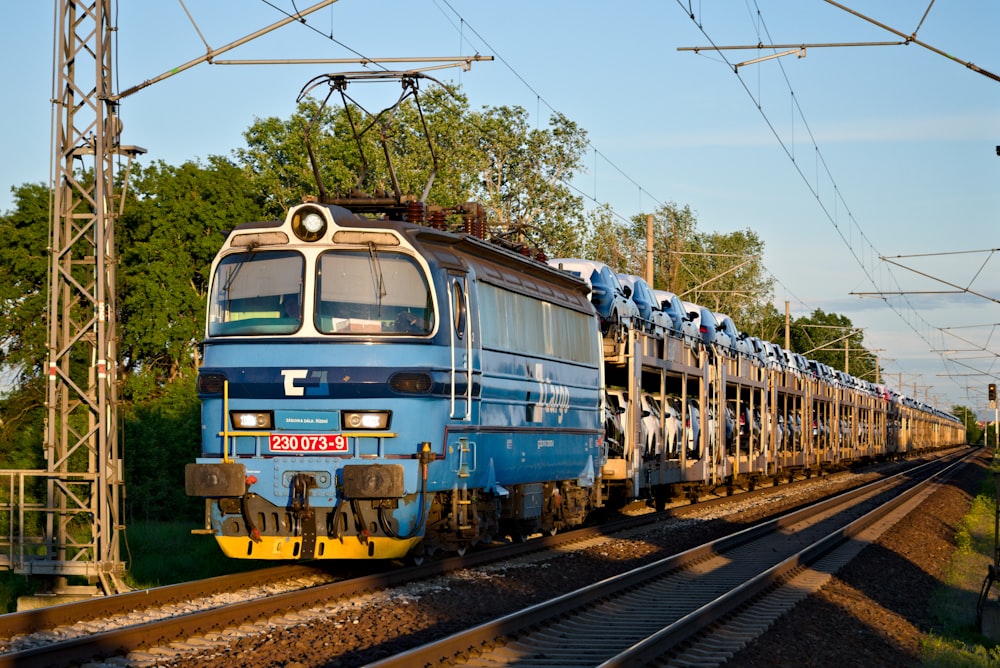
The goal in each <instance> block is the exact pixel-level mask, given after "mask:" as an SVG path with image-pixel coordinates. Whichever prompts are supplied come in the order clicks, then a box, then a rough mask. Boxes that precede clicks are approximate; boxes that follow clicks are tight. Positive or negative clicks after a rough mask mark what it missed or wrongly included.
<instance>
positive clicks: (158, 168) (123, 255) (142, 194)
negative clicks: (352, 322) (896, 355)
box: [118, 157, 262, 398]
mask: <svg viewBox="0 0 1000 668" xmlns="http://www.w3.org/2000/svg"><path fill="white" fill-rule="evenodd" d="M133 171H134V176H133V183H132V185H131V187H130V193H132V194H133V197H132V199H130V201H129V202H128V203H127V205H126V207H125V213H124V216H123V217H122V220H121V222H120V224H119V233H118V239H119V244H120V251H119V257H120V259H121V269H120V271H119V274H118V276H119V283H120V284H119V288H118V310H119V333H120V337H121V344H120V351H121V356H122V363H123V378H124V380H125V388H126V394H125V397H126V398H130V397H133V396H139V397H141V396H145V395H146V394H148V393H150V392H155V391H157V388H160V387H162V386H163V384H164V383H166V382H169V381H170V380H172V379H174V378H176V377H177V375H178V373H179V372H180V370H181V368H182V367H184V366H189V367H190V366H193V364H194V363H195V360H194V359H193V356H194V353H195V347H196V344H197V342H198V341H199V340H200V339H201V337H202V331H203V327H204V313H205V303H206V290H207V284H208V274H209V268H210V265H211V262H212V258H213V257H214V256H215V253H216V252H217V251H218V248H219V246H220V245H221V244H222V242H223V240H224V239H225V235H226V233H227V232H228V231H229V230H231V229H232V228H233V227H235V226H236V225H237V224H238V223H241V222H247V221H253V220H259V219H260V217H261V213H262V212H261V206H260V202H259V199H258V198H257V197H256V195H255V193H254V191H253V189H252V186H251V184H250V182H249V181H248V180H247V179H246V178H245V176H244V172H243V171H242V170H240V169H239V168H238V167H236V166H235V165H233V164H231V163H230V162H228V161H227V160H225V159H224V158H220V157H211V158H209V163H208V165H207V166H203V165H200V164H198V163H194V162H187V163H185V164H183V165H181V166H180V167H173V166H169V165H166V164H164V163H162V162H156V163H154V164H152V165H150V166H149V167H145V168H143V167H134V168H133Z"/></svg>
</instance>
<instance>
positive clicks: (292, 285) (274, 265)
mask: <svg viewBox="0 0 1000 668" xmlns="http://www.w3.org/2000/svg"><path fill="white" fill-rule="evenodd" d="M304 268H305V261H304V260H303V258H302V256H301V255H299V254H298V253H296V252H294V251H250V252H246V253H233V254H232V255H227V256H226V257H225V258H223V259H222V261H221V262H219V265H218V267H217V268H216V270H215V280H214V281H213V282H212V294H211V296H210V297H209V312H208V335H209V336H232V335H243V334H291V333H292V332H295V331H297V330H298V329H299V327H301V325H302V306H301V305H302V280H303V276H304Z"/></svg>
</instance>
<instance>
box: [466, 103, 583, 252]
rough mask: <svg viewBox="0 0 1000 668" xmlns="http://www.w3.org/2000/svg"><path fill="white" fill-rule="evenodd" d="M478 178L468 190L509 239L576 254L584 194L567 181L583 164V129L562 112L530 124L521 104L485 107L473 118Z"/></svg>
mask: <svg viewBox="0 0 1000 668" xmlns="http://www.w3.org/2000/svg"><path fill="white" fill-rule="evenodd" d="M472 126H473V127H474V128H475V130H476V134H477V146H476V149H477V153H478V155H479V156H481V162H480V166H479V174H480V178H481V180H480V184H479V187H478V188H475V189H473V191H472V193H471V195H472V198H473V199H476V200H478V201H479V202H480V203H481V204H482V205H483V206H484V207H486V210H487V211H488V212H489V214H490V220H491V224H492V225H494V226H495V228H499V231H500V233H501V234H502V235H505V236H507V237H508V238H510V239H511V240H512V241H522V240H523V241H527V242H528V243H530V244H532V245H535V246H538V247H540V248H542V249H543V250H545V251H546V252H547V253H548V254H549V255H553V256H555V255H561V256H567V255H572V254H575V251H576V250H577V249H578V248H579V247H580V244H581V233H580V226H579V221H580V219H581V217H582V215H583V200H582V198H581V197H579V196H576V195H573V193H572V191H571V189H570V188H569V186H568V185H567V183H569V181H571V180H572V178H573V176H574V175H575V174H576V173H577V172H578V171H581V170H582V167H583V156H584V154H585V151H586V148H587V134H586V131H584V130H583V129H581V128H580V127H579V126H578V125H577V124H576V123H574V122H572V121H571V120H569V119H568V118H566V117H565V116H563V115H562V114H553V116H552V117H551V118H550V119H549V127H548V128H546V129H532V128H531V126H530V123H529V118H528V112H527V111H525V110H524V109H523V108H521V107H498V108H495V109H486V110H484V111H483V112H481V113H480V114H478V115H477V117H476V118H474V119H473V120H472Z"/></svg>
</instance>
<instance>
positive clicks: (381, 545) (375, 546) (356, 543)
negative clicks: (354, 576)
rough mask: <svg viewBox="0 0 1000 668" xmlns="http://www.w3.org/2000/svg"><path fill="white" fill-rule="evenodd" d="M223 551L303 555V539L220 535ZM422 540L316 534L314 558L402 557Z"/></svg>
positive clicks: (271, 556)
mask: <svg viewBox="0 0 1000 668" xmlns="http://www.w3.org/2000/svg"><path fill="white" fill-rule="evenodd" d="M215 540H216V541H218V543H219V547H220V548H222V553H223V554H225V555H226V556H227V557H230V558H232V559H301V558H302V557H301V553H302V539H301V538H298V537H296V538H288V537H285V536H262V537H261V541H260V542H259V543H255V542H253V541H252V540H250V539H249V538H248V537H246V536H216V537H215ZM420 540H421V538H420V537H417V538H409V539H405V540H404V539H398V538H386V537H375V538H372V537H370V538H368V540H367V541H362V540H361V539H359V538H358V537H357V536H343V537H341V538H327V537H325V536H317V537H316V550H315V552H314V554H313V556H312V558H313V559H399V558H401V557H405V556H406V555H407V553H409V551H410V550H412V549H413V548H414V547H415V546H416V544H417V543H419V542H420Z"/></svg>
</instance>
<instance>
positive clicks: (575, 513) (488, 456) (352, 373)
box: [185, 202, 605, 559]
mask: <svg viewBox="0 0 1000 668" xmlns="http://www.w3.org/2000/svg"><path fill="white" fill-rule="evenodd" d="M203 345H204V359H203V366H202V368H201V370H200V373H199V376H198V393H199V396H200V398H201V400H202V452H201V456H200V457H199V458H198V459H197V460H196V462H195V463H192V464H188V465H187V468H186V472H185V485H186V491H187V493H188V494H189V495H192V496H198V497H204V498H205V527H204V529H202V530H200V532H203V533H208V534H212V535H214V536H215V538H216V540H217V541H218V543H219V545H220V547H221V549H222V550H223V552H224V553H225V554H226V555H228V556H230V557H235V558H249V559H366V558H373V559H391V558H398V557H402V556H404V555H407V554H409V553H415V554H422V553H431V552H434V551H437V550H449V551H458V552H463V551H464V550H465V549H467V548H468V547H470V546H472V545H475V544H476V543H480V542H488V541H490V540H491V539H492V538H493V537H494V536H501V535H511V536H514V537H521V536H525V535H528V534H531V533H535V532H552V531H556V530H558V529H560V528H562V527H565V526H574V525H578V524H580V523H581V522H582V521H583V520H584V518H585V517H586V515H587V513H588V512H589V511H590V510H591V509H592V508H593V507H594V506H595V505H598V504H599V503H600V501H599V480H598V479H596V477H597V476H599V475H600V468H601V465H602V461H603V457H604V456H605V453H604V450H603V448H604V443H603V413H602V407H603V404H602V402H601V393H602V388H603V359H602V339H601V334H600V328H599V326H598V323H597V315H596V313H595V311H594V308H593V306H592V305H591V303H590V301H589V299H588V286H587V285H586V283H585V282H584V281H582V280H579V279H577V278H576V277H574V276H571V275H570V274H568V273H565V272H561V271H558V270H556V269H554V268H551V267H548V266H546V265H545V264H544V263H542V262H538V261H536V260H533V259H531V258H528V257H525V256H524V255H523V254H520V253H517V252H514V251H512V250H509V249H505V248H503V247H500V246H497V245H494V244H491V243H487V242H485V241H483V240H481V239H480V238H478V237H477V236H474V235H472V234H467V233H452V232H447V231H443V230H440V229H434V228H432V227H429V226H425V225H419V224H415V223H409V222H405V221H400V220H386V219H377V220H376V219H373V218H367V217H363V216H360V215H356V214H355V213H352V212H351V211H349V210H348V209H346V208H342V207H340V206H337V205H332V204H318V203H315V202H306V203H304V204H301V205H298V206H295V207H293V208H292V209H290V210H289V211H288V213H287V216H286V218H285V220H284V221H281V222H268V223H247V224H243V225H241V226H239V227H238V228H237V229H235V230H234V231H233V232H232V233H230V235H229V237H228V239H227V240H226V242H225V244H224V245H223V247H222V249H221V250H220V252H219V253H218V255H217V257H216V259H215V261H214V262H213V265H212V274H211V283H210V294H209V299H208V318H207V326H206V338H205V340H204V344H203Z"/></svg>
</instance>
